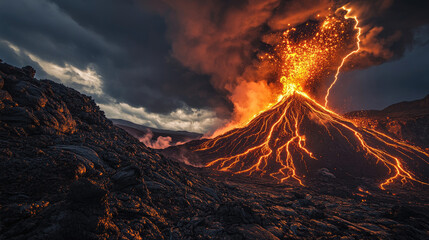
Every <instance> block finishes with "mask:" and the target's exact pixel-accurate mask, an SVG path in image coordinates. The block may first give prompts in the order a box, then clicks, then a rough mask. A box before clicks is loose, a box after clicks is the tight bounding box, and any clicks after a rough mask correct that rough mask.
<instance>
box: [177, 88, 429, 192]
mask: <svg viewBox="0 0 429 240" xmlns="http://www.w3.org/2000/svg"><path fill="white" fill-rule="evenodd" d="M183 147H184V148H186V149H188V150H191V151H190V152H188V153H187V156H186V158H187V160H188V161H190V163H192V164H195V165H203V166H205V167H210V168H213V169H216V170H219V171H226V172H231V173H233V174H246V175H250V176H261V177H269V178H272V179H275V180H276V181H279V182H284V181H286V180H292V179H294V180H296V181H298V182H299V183H301V184H303V181H302V180H303V179H304V178H306V177H316V176H317V175H318V173H319V172H320V170H321V169H328V170H329V171H330V172H331V173H333V174H334V175H335V176H336V177H338V178H350V177H368V178H374V179H377V180H378V181H379V182H380V187H381V188H383V189H384V187H385V186H386V185H388V184H390V183H393V182H395V181H396V180H400V181H401V182H402V183H405V182H414V183H415V182H417V183H420V184H426V182H427V180H428V179H427V176H428V175H427V173H429V164H428V162H429V161H428V160H429V154H428V153H426V152H424V151H423V150H421V149H420V148H418V147H415V146H412V145H409V144H407V143H404V142H401V141H399V140H396V139H393V138H391V137H389V136H387V135H385V134H383V133H381V132H377V131H375V130H371V129H367V128H362V127H358V126H357V125H356V124H354V123H353V122H352V121H350V120H347V119H346V118H344V117H342V116H341V115H338V114H336V113H335V112H333V111H331V110H329V109H327V108H325V107H324V106H322V105H320V104H319V103H317V102H316V101H314V100H313V99H312V98H310V97H309V96H308V95H307V94H305V93H304V92H300V91H293V92H292V93H290V94H287V95H285V96H284V97H283V98H282V99H281V100H280V101H279V102H278V103H277V104H276V105H275V106H273V107H272V108H270V109H268V110H266V111H265V112H262V113H260V114H259V115H258V116H256V117H255V118H253V119H252V120H251V121H250V122H249V123H248V124H247V125H246V126H244V127H242V128H236V129H234V130H231V131H229V132H227V133H225V134H223V135H221V136H218V137H216V138H213V139H207V140H204V141H202V142H201V141H193V142H190V143H188V144H186V145H184V146H183Z"/></svg>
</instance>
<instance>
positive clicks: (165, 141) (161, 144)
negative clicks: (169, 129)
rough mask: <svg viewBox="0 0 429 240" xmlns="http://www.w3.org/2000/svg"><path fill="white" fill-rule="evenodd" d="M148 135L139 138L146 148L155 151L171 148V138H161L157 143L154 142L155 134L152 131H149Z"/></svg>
mask: <svg viewBox="0 0 429 240" xmlns="http://www.w3.org/2000/svg"><path fill="white" fill-rule="evenodd" d="M147 131H148V132H147V133H146V134H145V135H144V136H143V137H141V138H139V141H140V142H142V143H144V145H146V147H150V148H154V149H164V148H168V147H170V146H171V137H163V136H159V137H158V138H157V139H156V141H153V140H152V138H153V133H152V131H151V130H149V129H147Z"/></svg>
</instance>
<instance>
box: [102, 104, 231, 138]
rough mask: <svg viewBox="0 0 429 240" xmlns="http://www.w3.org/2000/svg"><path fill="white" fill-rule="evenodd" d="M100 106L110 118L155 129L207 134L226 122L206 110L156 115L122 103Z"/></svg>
mask: <svg viewBox="0 0 429 240" xmlns="http://www.w3.org/2000/svg"><path fill="white" fill-rule="evenodd" d="M99 105H100V108H101V109H102V110H103V111H104V112H105V113H106V115H107V116H108V117H110V118H120V119H124V120H128V121H131V122H134V123H137V124H142V125H145V126H148V127H153V128H163V129H169V130H185V131H191V132H198V133H206V132H207V131H213V130H214V129H213V126H219V125H220V124H222V123H223V122H222V121H224V120H222V119H219V118H217V117H216V114H215V113H213V112H212V111H209V110H204V109H193V108H188V109H177V110H176V111H173V112H170V113H168V114H155V113H150V112H148V111H147V109H145V108H143V107H133V106H130V105H129V104H127V103H121V102H115V103H108V104H99Z"/></svg>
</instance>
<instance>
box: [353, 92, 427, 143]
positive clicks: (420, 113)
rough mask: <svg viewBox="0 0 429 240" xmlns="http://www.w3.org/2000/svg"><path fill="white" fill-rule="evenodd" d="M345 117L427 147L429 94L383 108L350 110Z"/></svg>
mask: <svg viewBox="0 0 429 240" xmlns="http://www.w3.org/2000/svg"><path fill="white" fill-rule="evenodd" d="M345 117H347V118H349V119H352V120H354V121H355V122H356V123H358V124H359V125H361V126H363V127H367V128H373V129H376V130H378V131H382V132H384V133H386V134H389V135H391V136H394V137H396V138H400V139H402V140H405V141H408V142H411V143H414V144H417V145H419V146H421V147H424V148H429V95H427V96H426V97H424V98H423V99H419V100H415V101H407V102H400V103H396V104H393V105H390V106H388V107H386V108H385V109H383V110H362V111H354V112H350V113H347V114H345Z"/></svg>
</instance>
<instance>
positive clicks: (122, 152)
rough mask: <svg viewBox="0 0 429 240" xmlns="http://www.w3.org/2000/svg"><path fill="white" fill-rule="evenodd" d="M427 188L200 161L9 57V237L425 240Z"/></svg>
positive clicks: (2, 125) (5, 177) (1, 127)
mask: <svg viewBox="0 0 429 240" xmlns="http://www.w3.org/2000/svg"><path fill="white" fill-rule="evenodd" d="M427 193H428V191H427V189H426V190H425V189H422V188H418V187H417V186H416V188H409V187H402V186H400V185H399V186H394V187H392V188H391V189H390V190H389V191H381V190H380V189H379V188H377V187H376V185H375V184H374V183H373V182H372V181H371V180H370V179H365V178H361V179H359V182H357V183H354V184H345V183H344V182H339V181H336V179H335V178H332V176H329V175H327V176H326V175H324V176H322V177H321V178H320V179H319V180H318V181H317V182H308V183H307V186H306V187H303V186H300V185H297V184H293V183H287V184H286V183H285V184H273V183H272V182H266V181H263V180H260V179H255V178H246V177H239V176H233V175H231V174H226V173H220V172H216V171H212V170H210V169H198V168H192V167H189V166H186V165H183V164H179V163H176V162H173V161H170V160H169V159H167V158H165V157H163V156H161V155H159V154H158V153H156V152H154V151H152V150H150V149H148V148H146V147H145V146H144V145H143V144H142V143H140V142H138V141H137V140H136V139H135V138H134V137H132V136H131V135H129V134H128V133H126V132H125V131H123V130H122V129H120V128H117V127H115V126H113V125H112V123H111V121H109V120H108V119H106V118H105V116H104V114H103V112H101V111H100V110H99V108H98V107H97V105H96V104H95V103H94V101H93V100H91V98H90V97H87V96H85V95H82V94H80V93H78V92H77V91H75V90H73V89H70V88H67V87H65V86H63V85H61V84H57V83H54V82H52V81H49V80H40V81H39V80H37V79H35V78H34V70H33V69H32V68H30V67H25V68H22V69H21V68H16V67H13V66H10V65H7V64H5V63H1V62H0V239H326V238H334V239H340V238H343V239H370V238H376V239H392V237H395V238H397V239H424V238H425V237H427V234H428V230H429V216H428V215H427V213H428V212H429V209H428V206H427V202H428V201H429V196H428V194H427Z"/></svg>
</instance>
